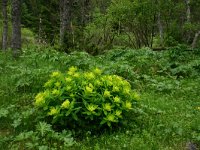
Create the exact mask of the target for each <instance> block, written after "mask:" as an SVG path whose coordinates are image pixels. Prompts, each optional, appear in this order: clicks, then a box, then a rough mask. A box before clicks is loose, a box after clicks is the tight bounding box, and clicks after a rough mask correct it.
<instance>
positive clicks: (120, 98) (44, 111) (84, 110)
mask: <svg viewBox="0 0 200 150" xmlns="http://www.w3.org/2000/svg"><path fill="white" fill-rule="evenodd" d="M44 87H45V89H44V91H43V92H40V93H38V94H37V96H36V97H35V106H36V108H37V109H38V112H39V114H40V115H39V116H40V117H42V118H44V119H46V121H47V122H51V123H52V124H54V125H55V126H59V127H65V128H66V127H72V128H77V127H84V128H87V127H89V128H94V129H97V128H100V127H102V126H104V125H105V126H109V127H112V126H113V125H114V124H115V125H117V123H120V122H121V121H122V120H123V119H125V117H124V116H125V114H127V113H128V112H129V111H131V110H132V109H133V107H134V106H136V103H137V100H139V95H138V93H137V92H135V91H133V90H132V89H131V85H130V84H129V82H127V81H126V80H124V79H123V78H122V77H120V76H117V75H103V74H102V70H100V69H98V68H95V69H93V70H92V71H90V72H81V71H79V70H78V69H77V68H76V67H70V68H69V70H68V71H67V73H61V72H59V71H57V72H53V73H52V75H51V77H50V80H48V81H47V82H46V83H45V85H44ZM88 125H89V126H88Z"/></svg>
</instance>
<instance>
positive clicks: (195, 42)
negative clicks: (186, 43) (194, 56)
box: [192, 31, 200, 48]
mask: <svg viewBox="0 0 200 150" xmlns="http://www.w3.org/2000/svg"><path fill="white" fill-rule="evenodd" d="M199 35H200V31H198V32H197V33H196V34H195V36H194V39H193V42H192V48H195V47H196V44H197V40H198V37H199Z"/></svg>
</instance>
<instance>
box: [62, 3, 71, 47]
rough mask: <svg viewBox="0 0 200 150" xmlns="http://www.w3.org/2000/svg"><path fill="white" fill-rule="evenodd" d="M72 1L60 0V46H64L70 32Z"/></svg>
mask: <svg viewBox="0 0 200 150" xmlns="http://www.w3.org/2000/svg"><path fill="white" fill-rule="evenodd" d="M69 8H70V0H60V46H63V45H64V42H65V35H66V33H67V31H70V28H71V27H70V14H69V13H70V10H69Z"/></svg>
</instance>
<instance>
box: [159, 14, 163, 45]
mask: <svg viewBox="0 0 200 150" xmlns="http://www.w3.org/2000/svg"><path fill="white" fill-rule="evenodd" d="M158 29H159V36H160V46H163V41H164V36H163V35H164V34H163V24H162V22H161V16H160V12H159V13H158Z"/></svg>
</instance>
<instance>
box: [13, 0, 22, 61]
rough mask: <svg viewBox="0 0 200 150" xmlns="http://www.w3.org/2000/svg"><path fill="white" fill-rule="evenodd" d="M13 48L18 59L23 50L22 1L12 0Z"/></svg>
mask: <svg viewBox="0 0 200 150" xmlns="http://www.w3.org/2000/svg"><path fill="white" fill-rule="evenodd" d="M11 47H12V49H13V56H14V57H15V58H16V57H18V55H19V54H20V49H21V0H12V39H11Z"/></svg>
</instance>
